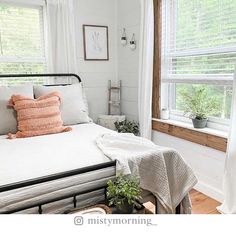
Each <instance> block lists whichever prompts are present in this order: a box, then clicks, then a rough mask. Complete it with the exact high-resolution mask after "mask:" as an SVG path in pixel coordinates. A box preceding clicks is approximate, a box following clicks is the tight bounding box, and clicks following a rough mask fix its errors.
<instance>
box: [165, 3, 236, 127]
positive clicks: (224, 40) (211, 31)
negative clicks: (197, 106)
mask: <svg viewBox="0 0 236 236" xmlns="http://www.w3.org/2000/svg"><path fill="white" fill-rule="evenodd" d="M235 15H236V1H234V0H194V1H193V0H190V1H189V0H165V1H164V0H163V1H162V62H161V68H162V75H161V77H162V78H161V79H162V85H161V86H162V99H161V101H162V104H161V106H162V108H169V110H170V118H171V119H176V120H181V121H184V122H191V121H189V120H188V119H187V118H185V117H184V116H183V103H184V100H183V98H182V96H181V94H182V92H183V91H184V92H188V91H191V89H192V88H194V87H204V88H205V90H206V91H207V93H208V94H209V96H211V97H214V98H215V100H216V101H218V103H217V109H216V111H215V112H214V114H213V115H212V117H210V118H209V122H208V126H209V127H211V128H217V129H223V130H225V129H227V125H228V123H229V122H228V119H229V118H230V110H231V97H232V82H233V74H234V70H235V64H236V18H235V17H234V16H235Z"/></svg>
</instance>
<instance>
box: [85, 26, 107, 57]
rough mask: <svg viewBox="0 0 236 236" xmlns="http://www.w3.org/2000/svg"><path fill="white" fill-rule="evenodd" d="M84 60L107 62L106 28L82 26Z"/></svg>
mask: <svg viewBox="0 0 236 236" xmlns="http://www.w3.org/2000/svg"><path fill="white" fill-rule="evenodd" d="M83 37H84V59H85V60H87V61H108V60H109V48H108V47H109V46H108V45H109V42H108V27H107V26H100V25H83Z"/></svg>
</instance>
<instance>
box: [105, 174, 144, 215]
mask: <svg viewBox="0 0 236 236" xmlns="http://www.w3.org/2000/svg"><path fill="white" fill-rule="evenodd" d="M107 185H108V187H107V197H108V201H109V206H112V205H114V206H115V207H116V211H117V213H120V214H131V213H132V212H133V209H134V204H135V201H136V200H139V199H141V195H140V194H141V191H142V190H141V188H140V186H139V181H138V180H137V178H134V177H126V176H122V175H120V176H118V177H117V178H116V179H115V180H114V181H112V180H109V181H108V183H107Z"/></svg>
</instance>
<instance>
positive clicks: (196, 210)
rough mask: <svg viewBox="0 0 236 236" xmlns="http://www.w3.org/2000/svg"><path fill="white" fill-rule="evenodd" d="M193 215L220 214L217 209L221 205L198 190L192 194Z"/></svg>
mask: <svg viewBox="0 0 236 236" xmlns="http://www.w3.org/2000/svg"><path fill="white" fill-rule="evenodd" d="M190 197H191V200H192V205H193V209H192V210H193V212H192V213H193V214H220V213H219V212H218V211H217V210H216V207H217V206H219V205H220V203H219V202H217V201H216V200H214V199H212V198H210V197H208V196H206V195H204V194H203V193H200V192H198V191H196V190H192V191H191V192H190Z"/></svg>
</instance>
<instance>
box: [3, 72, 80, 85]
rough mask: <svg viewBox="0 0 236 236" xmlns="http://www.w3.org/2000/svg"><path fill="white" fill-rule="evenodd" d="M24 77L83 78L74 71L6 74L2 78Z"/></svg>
mask: <svg viewBox="0 0 236 236" xmlns="http://www.w3.org/2000/svg"><path fill="white" fill-rule="evenodd" d="M22 77H75V78H76V79H78V81H79V83H81V82H82V81H81V78H80V77H79V76H78V75H77V74H73V73H58V74H5V75H1V74H0V78H22Z"/></svg>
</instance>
